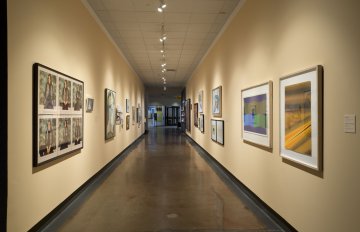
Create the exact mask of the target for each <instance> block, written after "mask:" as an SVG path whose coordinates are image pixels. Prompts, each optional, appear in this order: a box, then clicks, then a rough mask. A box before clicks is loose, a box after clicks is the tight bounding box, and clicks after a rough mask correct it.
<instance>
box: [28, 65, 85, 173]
mask: <svg viewBox="0 0 360 232" xmlns="http://www.w3.org/2000/svg"><path fill="white" fill-rule="evenodd" d="M33 78H34V91H33V93H34V96H33V99H34V104H33V105H34V117H33V125H34V127H33V166H34V167H37V166H39V165H42V164H44V163H47V162H50V161H51V160H54V159H56V158H58V157H60V156H63V155H66V154H69V153H71V152H73V151H75V150H79V149H82V148H83V127H84V124H83V117H84V110H83V101H84V100H83V99H84V82H82V81H80V80H77V79H75V78H73V77H71V76H68V75H66V74H64V73H61V72H58V71H56V70H54V69H51V68H49V67H46V66H44V65H42V64H39V63H35V64H34V65H33Z"/></svg>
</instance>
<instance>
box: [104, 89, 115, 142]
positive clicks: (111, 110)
mask: <svg viewBox="0 0 360 232" xmlns="http://www.w3.org/2000/svg"><path fill="white" fill-rule="evenodd" d="M115 99H116V92H115V91H112V90H110V89H105V140H108V139H111V138H113V137H115V124H116V123H115V120H116V107H115Z"/></svg>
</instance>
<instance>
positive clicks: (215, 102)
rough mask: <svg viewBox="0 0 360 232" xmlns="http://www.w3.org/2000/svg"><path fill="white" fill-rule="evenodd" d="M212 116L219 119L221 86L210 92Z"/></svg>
mask: <svg viewBox="0 0 360 232" xmlns="http://www.w3.org/2000/svg"><path fill="white" fill-rule="evenodd" d="M211 98H212V101H211V102H212V114H213V116H214V117H221V114H222V112H221V110H222V86H219V87H217V88H215V89H213V90H212V95H211Z"/></svg>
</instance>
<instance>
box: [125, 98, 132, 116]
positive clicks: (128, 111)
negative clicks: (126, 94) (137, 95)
mask: <svg viewBox="0 0 360 232" xmlns="http://www.w3.org/2000/svg"><path fill="white" fill-rule="evenodd" d="M130 107H131V102H130V99H126V113H130Z"/></svg>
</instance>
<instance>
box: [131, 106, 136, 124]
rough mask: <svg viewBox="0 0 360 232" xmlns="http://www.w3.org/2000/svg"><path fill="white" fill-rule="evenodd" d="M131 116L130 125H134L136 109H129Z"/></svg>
mask: <svg viewBox="0 0 360 232" xmlns="http://www.w3.org/2000/svg"><path fill="white" fill-rule="evenodd" d="M131 116H132V120H131V121H132V124H133V125H135V122H136V107H135V106H133V107H131Z"/></svg>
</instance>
